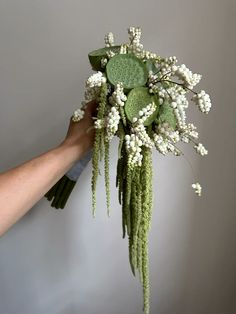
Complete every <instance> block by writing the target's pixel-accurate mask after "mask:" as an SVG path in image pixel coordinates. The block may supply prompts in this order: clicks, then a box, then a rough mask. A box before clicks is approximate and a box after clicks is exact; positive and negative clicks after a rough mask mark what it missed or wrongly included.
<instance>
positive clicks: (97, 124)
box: [94, 119, 105, 129]
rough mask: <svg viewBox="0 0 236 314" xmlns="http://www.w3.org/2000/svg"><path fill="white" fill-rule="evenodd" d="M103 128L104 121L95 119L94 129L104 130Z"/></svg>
mask: <svg viewBox="0 0 236 314" xmlns="http://www.w3.org/2000/svg"><path fill="white" fill-rule="evenodd" d="M104 126H105V123H104V120H102V119H97V120H96V121H95V122H94V127H95V129H102V128H104Z"/></svg>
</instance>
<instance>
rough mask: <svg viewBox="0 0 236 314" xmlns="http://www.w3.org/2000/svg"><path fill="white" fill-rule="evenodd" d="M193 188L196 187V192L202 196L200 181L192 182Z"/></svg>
mask: <svg viewBox="0 0 236 314" xmlns="http://www.w3.org/2000/svg"><path fill="white" fill-rule="evenodd" d="M192 188H193V189H194V191H195V193H196V194H197V195H198V196H201V195H202V187H201V185H200V183H198V182H196V183H193V184H192Z"/></svg>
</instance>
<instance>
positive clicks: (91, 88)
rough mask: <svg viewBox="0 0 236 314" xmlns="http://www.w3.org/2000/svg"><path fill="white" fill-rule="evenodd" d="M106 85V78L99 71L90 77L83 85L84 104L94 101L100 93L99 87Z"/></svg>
mask: <svg viewBox="0 0 236 314" xmlns="http://www.w3.org/2000/svg"><path fill="white" fill-rule="evenodd" d="M103 83H106V77H105V76H104V74H103V73H102V72H100V71H98V72H97V73H95V74H93V75H91V76H90V77H89V78H88V79H87V81H86V83H85V93H84V98H85V101H86V102H89V101H91V100H93V99H95V98H96V97H97V96H98V95H99V93H100V87H101V86H102V84H103Z"/></svg>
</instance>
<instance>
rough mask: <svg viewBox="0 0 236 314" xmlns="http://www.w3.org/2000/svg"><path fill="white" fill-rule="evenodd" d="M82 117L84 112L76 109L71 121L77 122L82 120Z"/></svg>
mask: <svg viewBox="0 0 236 314" xmlns="http://www.w3.org/2000/svg"><path fill="white" fill-rule="evenodd" d="M83 117H84V110H83V109H80V108H79V109H76V110H75V111H74V114H73V117H72V121H74V122H79V121H80V120H82V119H83Z"/></svg>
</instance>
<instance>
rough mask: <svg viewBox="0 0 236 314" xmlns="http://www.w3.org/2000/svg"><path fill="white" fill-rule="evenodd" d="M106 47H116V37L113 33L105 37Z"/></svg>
mask: <svg viewBox="0 0 236 314" xmlns="http://www.w3.org/2000/svg"><path fill="white" fill-rule="evenodd" d="M104 40H105V47H112V46H114V35H113V33H111V32H109V33H108V34H106V35H105V38H104Z"/></svg>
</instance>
